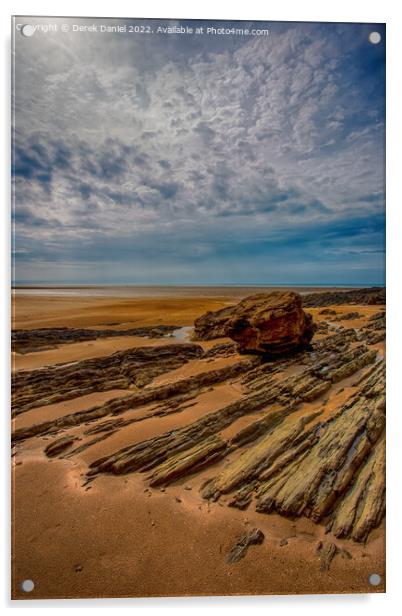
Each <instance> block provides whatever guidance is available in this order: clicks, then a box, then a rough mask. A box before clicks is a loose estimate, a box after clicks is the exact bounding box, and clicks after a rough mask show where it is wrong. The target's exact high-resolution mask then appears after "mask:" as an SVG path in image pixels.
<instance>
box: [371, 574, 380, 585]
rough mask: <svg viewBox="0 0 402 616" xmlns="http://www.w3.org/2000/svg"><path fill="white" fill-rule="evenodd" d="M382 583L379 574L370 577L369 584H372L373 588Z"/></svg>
mask: <svg viewBox="0 0 402 616" xmlns="http://www.w3.org/2000/svg"><path fill="white" fill-rule="evenodd" d="M380 582H381V576H380V575H378V573H372V574H371V575H370V576H369V584H371V586H378V584H379V583H380Z"/></svg>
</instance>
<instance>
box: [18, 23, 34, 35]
mask: <svg viewBox="0 0 402 616" xmlns="http://www.w3.org/2000/svg"><path fill="white" fill-rule="evenodd" d="M21 34H23V35H24V36H32V35H33V34H35V28H34V27H33V26H31V24H25V26H22V28H21Z"/></svg>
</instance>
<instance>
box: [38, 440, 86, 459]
mask: <svg viewBox="0 0 402 616" xmlns="http://www.w3.org/2000/svg"><path fill="white" fill-rule="evenodd" d="M76 440H78V439H77V437H74V436H62V437H61V438H58V439H57V440H55V441H53V442H52V443H50V444H49V445H48V446H47V447H45V454H46V455H47V456H48V457H49V458H53V457H55V456H57V455H59V453H61V452H62V451H65V450H66V449H68V448H69V447H71V445H72V444H73V443H74V441H76Z"/></svg>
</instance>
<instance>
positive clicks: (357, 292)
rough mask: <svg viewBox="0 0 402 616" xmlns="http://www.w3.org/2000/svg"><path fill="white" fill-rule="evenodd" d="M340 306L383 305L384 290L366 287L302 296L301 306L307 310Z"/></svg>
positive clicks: (382, 288)
mask: <svg viewBox="0 0 402 616" xmlns="http://www.w3.org/2000/svg"><path fill="white" fill-rule="evenodd" d="M341 304H368V305H374V304H385V288H384V287H368V288H366V289H351V290H348V291H346V290H345V291H323V292H320V293H308V294H306V295H304V296H303V306H305V307H309V308H313V307H319V306H339V305H341Z"/></svg>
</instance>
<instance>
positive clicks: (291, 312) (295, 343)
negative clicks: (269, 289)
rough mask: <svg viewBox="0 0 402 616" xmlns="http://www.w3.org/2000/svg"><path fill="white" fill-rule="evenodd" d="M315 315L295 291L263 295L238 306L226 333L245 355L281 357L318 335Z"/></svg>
mask: <svg viewBox="0 0 402 616" xmlns="http://www.w3.org/2000/svg"><path fill="white" fill-rule="evenodd" d="M314 331H315V328H314V324H313V319H312V317H311V315H309V314H306V313H305V312H304V310H303V308H302V300H301V297H300V295H298V294H297V293H293V292H291V291H288V292H282V291H274V292H273V293H260V294H257V295H251V296H250V297H246V298H244V299H243V300H242V301H241V302H240V303H239V304H237V306H235V308H234V310H233V312H232V315H231V317H230V318H229V320H228V321H227V323H226V326H225V333H226V335H227V336H229V337H230V338H232V339H233V340H234V341H235V342H237V343H238V345H239V351H240V352H243V353H268V354H270V355H280V354H283V353H288V352H290V351H295V350H298V349H301V348H303V347H305V346H307V345H308V344H309V342H310V341H311V339H312V337H313V335H314Z"/></svg>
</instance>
